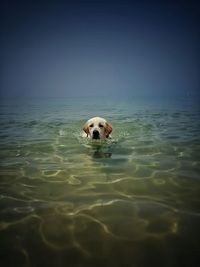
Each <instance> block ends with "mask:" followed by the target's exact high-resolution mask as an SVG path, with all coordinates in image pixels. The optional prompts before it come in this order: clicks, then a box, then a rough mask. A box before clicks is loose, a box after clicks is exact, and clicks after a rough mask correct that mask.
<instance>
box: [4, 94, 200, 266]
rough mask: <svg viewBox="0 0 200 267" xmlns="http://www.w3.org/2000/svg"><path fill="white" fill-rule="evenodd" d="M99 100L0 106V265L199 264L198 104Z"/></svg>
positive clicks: (25, 102)
mask: <svg viewBox="0 0 200 267" xmlns="http://www.w3.org/2000/svg"><path fill="white" fill-rule="evenodd" d="M103 102H104V106H103V107H102V101H100V100H99V99H97V100H96V99H93V100H92V101H89V100H88V99H81V98H80V99H62V100H61V99H56V100H55V99H54V100H49V99H46V100H45V99H43V100H38V99H37V100H36V99H35V100H30V99H29V100H25V99H24V100H23V101H22V100H21V102H18V103H16V102H15V101H12V100H9V101H8V100H7V101H5V102H2V103H1V113H0V121H1V130H0V137H1V138H0V143H1V150H0V157H1V163H0V164H1V165H0V166H1V169H0V188H1V195H0V205H1V213H0V214H1V217H0V246H1V251H0V260H1V266H76V267H79V266H81V267H85V266H91V267H93V266H97V267H98V266H99V267H102V266H106V267H112V266H114V267H118V266H120V267H121V266H128V267H135V266H136V267H138V266H141V267H143V266H159V267H160V266H170V267H171V266H172V267H173V266H174V267H176V266H198V264H197V260H198V250H199V249H198V248H199V241H200V240H199V235H198V232H199V223H200V210H199V207H200V205H199V204H200V202H199V194H200V183H199V173H200V172H199V171H200V165H199V147H200V142H199V136H200V125H199V110H198V108H197V107H195V105H194V103H192V106H191V105H190V104H191V103H190V102H187V101H185V100H184V101H181V102H176V103H170V104H169V103H163V102H162V103H160V102H157V103H155V102H154V103H153V102H152V101H149V103H141V102H136V101H134V102H132V101H122V100H121V101H118V100H112V101H109V100H105V101H103ZM91 103H92V104H91ZM94 103H95V106H96V112H97V114H92V112H91V110H93V109H92V108H91V107H92V106H93V105H94ZM96 115H101V116H102V117H105V118H107V119H109V121H111V122H112V125H113V129H114V130H113V133H112V139H108V140H106V141H99V140H98V141H91V140H87V139H83V138H81V136H80V129H81V127H82V124H83V122H84V121H85V120H87V119H88V118H90V117H93V116H96Z"/></svg>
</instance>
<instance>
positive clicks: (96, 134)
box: [92, 130, 100, 139]
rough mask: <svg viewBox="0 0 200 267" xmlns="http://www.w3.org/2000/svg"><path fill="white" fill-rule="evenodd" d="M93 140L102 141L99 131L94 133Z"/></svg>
mask: <svg viewBox="0 0 200 267" xmlns="http://www.w3.org/2000/svg"><path fill="white" fill-rule="evenodd" d="M92 138H93V139H100V134H99V131H97V130H94V131H93V134H92Z"/></svg>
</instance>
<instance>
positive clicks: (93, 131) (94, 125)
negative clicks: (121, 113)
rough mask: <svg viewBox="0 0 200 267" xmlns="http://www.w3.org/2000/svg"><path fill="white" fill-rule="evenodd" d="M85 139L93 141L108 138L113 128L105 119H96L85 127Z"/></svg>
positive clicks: (91, 120) (90, 120) (88, 122)
mask: <svg viewBox="0 0 200 267" xmlns="http://www.w3.org/2000/svg"><path fill="white" fill-rule="evenodd" d="M83 131H84V132H83V134H82V136H83V137H88V138H91V139H104V138H108V137H109V135H110V133H111V132H112V126H111V124H110V123H108V122H107V121H106V120H105V119H104V118H100V117H94V118H91V119H89V120H88V121H87V122H86V123H85V124H84V125H83Z"/></svg>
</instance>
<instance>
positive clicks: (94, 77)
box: [1, 0, 200, 97]
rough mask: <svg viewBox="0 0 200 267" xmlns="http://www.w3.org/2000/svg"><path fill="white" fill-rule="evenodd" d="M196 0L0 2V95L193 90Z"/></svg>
mask: <svg viewBox="0 0 200 267" xmlns="http://www.w3.org/2000/svg"><path fill="white" fill-rule="evenodd" d="M197 3H198V1H196V2H194V1H189V0H188V1H171V0H169V1H151V0H149V1H120V2H119V1H112V2H111V1H98V0H96V1H95V0H93V1H84V0H82V1H59V0H55V1H53V0H49V1H44V0H41V1H38V0H35V1H26V2H25V1H14V0H4V1H3V4H1V5H3V6H2V14H1V27H2V31H1V35H2V42H1V96H18V97H20V96H51V97H53V96H56V97H60V96H90V95H92V96H98V95H105V96H107V95H108V96H110V95H111V96H112V95H131V96H140V95H145V96H153V95H161V96H162V95H188V94H192V95H196V94H198V92H199V85H200V80H199V76H200V75H199V69H200V65H199V62H200V61H199V59H200V58H199V55H200V53H199V41H200V40H199V39H200V35H199V21H198V18H199V16H200V9H199V5H198V4H197Z"/></svg>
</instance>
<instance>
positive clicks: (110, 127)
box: [105, 122, 112, 137]
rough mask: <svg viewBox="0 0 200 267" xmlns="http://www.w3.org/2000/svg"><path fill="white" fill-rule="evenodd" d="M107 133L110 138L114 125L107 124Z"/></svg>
mask: <svg viewBox="0 0 200 267" xmlns="http://www.w3.org/2000/svg"><path fill="white" fill-rule="evenodd" d="M105 132H106V137H108V136H109V134H111V132H112V125H111V124H110V123H109V122H106V123H105Z"/></svg>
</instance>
